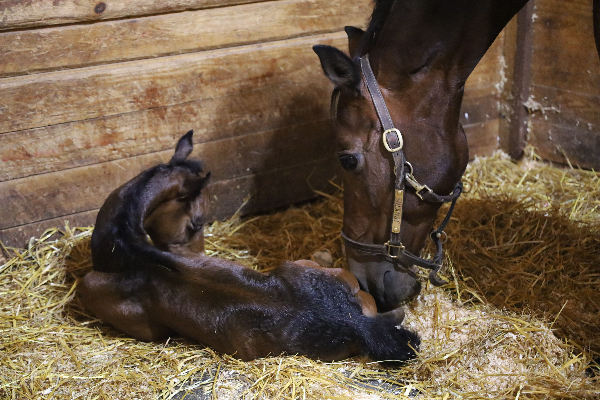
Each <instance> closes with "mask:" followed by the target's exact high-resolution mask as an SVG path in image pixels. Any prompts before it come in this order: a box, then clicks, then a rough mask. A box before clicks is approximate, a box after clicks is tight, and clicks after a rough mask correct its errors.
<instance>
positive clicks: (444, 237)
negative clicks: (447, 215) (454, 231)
mask: <svg viewBox="0 0 600 400" xmlns="http://www.w3.org/2000/svg"><path fill="white" fill-rule="evenodd" d="M435 236H437V238H438V239H439V240H440V243H442V244H444V243H446V242H447V241H448V234H447V233H446V232H444V231H441V232H437V233H436V234H435Z"/></svg>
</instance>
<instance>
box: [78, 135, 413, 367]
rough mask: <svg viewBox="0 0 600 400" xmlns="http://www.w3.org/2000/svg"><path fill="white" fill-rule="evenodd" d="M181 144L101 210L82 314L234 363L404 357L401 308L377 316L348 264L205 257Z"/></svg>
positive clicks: (198, 200)
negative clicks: (253, 263) (294, 357)
mask: <svg viewBox="0 0 600 400" xmlns="http://www.w3.org/2000/svg"><path fill="white" fill-rule="evenodd" d="M192 147H193V144H192V132H191V131H190V132H188V133H187V134H186V135H185V136H183V137H182V138H181V139H180V141H179V143H178V144H177V148H176V150H175V155H174V156H173V158H172V159H171V161H170V162H169V163H167V164H161V165H158V166H155V167H153V168H150V169H148V170H146V171H144V172H142V173H141V174H140V175H138V176H137V177H135V178H133V179H132V180H131V181H129V182H127V183H126V184H125V185H123V186H121V187H119V188H118V189H116V190H115V191H114V192H113V193H111V195H110V196H109V197H108V199H107V200H106V202H105V204H104V205H103V206H102V208H101V210H100V212H99V214H98V218H97V223H96V227H95V230H94V234H93V236H92V258H93V264H94V271H92V272H90V273H88V274H87V275H86V276H85V277H84V278H83V279H82V280H81V283H80V286H79V291H80V294H81V299H82V302H83V304H84V305H85V306H86V307H87V308H88V309H89V310H91V311H92V312H93V313H94V314H96V315H97V316H98V317H99V318H101V319H102V320H104V321H106V322H108V323H109V324H111V325H113V326H114V327H115V328H117V329H118V330H120V331H122V332H125V333H126V334H128V335H130V336H132V337H134V338H136V339H139V340H145V341H153V340H158V339H162V338H165V337H168V336H171V335H180V336H183V337H186V338H188V339H191V340H193V341H195V342H198V343H201V344H204V345H207V346H210V347H212V348H214V349H215V350H218V351H221V352H224V353H228V354H233V355H235V356H236V357H238V358H240V359H242V360H251V359H254V358H257V357H264V356H268V355H279V354H281V353H286V354H300V355H305V356H308V357H312V358H315V359H321V360H324V361H329V360H339V359H344V358H347V357H350V356H355V355H367V356H368V357H370V358H371V359H373V360H377V361H388V362H390V363H394V362H396V363H397V362H403V361H406V360H408V359H410V358H413V357H414V356H415V354H416V350H417V349H418V346H419V338H418V336H417V335H416V334H414V333H412V332H410V331H408V330H406V329H404V328H402V327H400V326H398V325H399V324H400V323H401V321H402V319H403V316H404V313H403V311H402V310H401V309H396V310H392V311H390V312H387V313H384V314H377V311H376V307H375V303H374V300H373V298H372V297H371V296H370V295H369V294H367V293H365V292H363V291H361V290H359V285H358V282H357V280H356V278H354V276H353V275H352V274H350V273H349V272H348V271H344V270H341V269H326V268H320V267H318V266H317V264H316V263H313V262H311V261H307V260H302V261H297V262H284V263H282V264H281V266H279V267H278V268H276V269H275V270H274V271H272V272H270V273H261V272H258V271H255V270H252V269H249V268H247V267H244V266H242V265H239V264H236V263H234V262H232V261H229V260H223V259H219V258H214V257H207V256H205V255H204V254H203V249H204V239H203V225H204V222H205V214H204V212H205V200H204V197H203V196H202V189H203V188H204V186H205V185H206V183H207V179H208V175H203V174H202V168H201V165H200V163H199V162H197V161H193V160H187V157H188V155H189V154H190V152H191V151H192Z"/></svg>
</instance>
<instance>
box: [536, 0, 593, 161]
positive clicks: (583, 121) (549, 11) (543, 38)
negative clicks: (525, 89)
mask: <svg viewBox="0 0 600 400" xmlns="http://www.w3.org/2000/svg"><path fill="white" fill-rule="evenodd" d="M532 53H533V54H532V55H533V57H532V65H531V97H530V100H531V101H530V102H528V104H527V106H528V108H529V111H530V114H529V121H528V124H529V142H530V143H531V144H532V145H533V146H535V147H536V148H537V151H538V153H539V154H540V155H541V156H542V157H543V158H544V159H546V160H551V161H556V162H560V163H563V164H566V163H567V162H568V161H570V162H571V163H572V164H573V165H579V166H581V167H583V168H594V169H595V170H596V171H598V170H600V59H599V57H598V54H597V52H596V47H595V44H594V37H593V24H592V1H591V0H536V1H535V9H534V14H533V48H532Z"/></svg>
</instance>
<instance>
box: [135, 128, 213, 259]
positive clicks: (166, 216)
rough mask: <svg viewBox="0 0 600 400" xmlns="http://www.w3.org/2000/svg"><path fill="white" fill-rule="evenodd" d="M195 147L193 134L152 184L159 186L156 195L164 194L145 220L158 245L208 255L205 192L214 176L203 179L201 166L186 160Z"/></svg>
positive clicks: (174, 250) (183, 141) (181, 251)
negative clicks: (205, 243) (205, 226)
mask: <svg viewBox="0 0 600 400" xmlns="http://www.w3.org/2000/svg"><path fill="white" fill-rule="evenodd" d="M192 148H193V144H192V133H191V131H190V132H188V134H186V135H185V136H183V137H182V138H181V139H180V140H179V143H178V144H177V148H176V150H175V155H174V156H173V158H172V159H171V161H170V162H169V163H168V164H166V165H165V167H164V168H163V170H161V171H160V172H159V173H158V174H157V175H156V176H155V177H154V179H153V180H150V181H149V182H148V184H149V185H150V186H155V187H153V188H152V189H151V191H152V192H158V193H161V194H160V195H159V196H158V198H159V200H158V201H156V202H154V204H152V206H151V207H149V209H148V211H147V212H146V215H145V216H144V218H143V226H144V230H145V231H146V233H147V234H148V236H150V239H151V240H152V244H154V246H156V247H157V248H159V249H160V250H163V251H168V252H171V253H175V254H179V255H182V256H194V255H197V254H201V253H204V224H205V223H206V206H207V200H206V196H203V195H202V189H203V188H204V187H205V186H206V184H207V183H208V180H209V178H210V173H208V174H206V175H205V176H202V175H201V174H200V164H198V163H197V162H194V161H187V160H186V158H187V157H188V155H189V154H190V153H191V151H192ZM161 187H162V189H166V191H163V190H161Z"/></svg>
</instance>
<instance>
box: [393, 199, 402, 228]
mask: <svg viewBox="0 0 600 400" xmlns="http://www.w3.org/2000/svg"><path fill="white" fill-rule="evenodd" d="M394 193H395V196H394V215H393V216H392V232H393V233H400V223H401V222H402V205H403V204H404V190H396V191H395V192H394Z"/></svg>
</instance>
